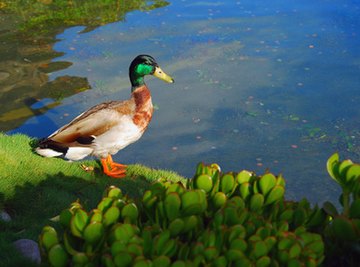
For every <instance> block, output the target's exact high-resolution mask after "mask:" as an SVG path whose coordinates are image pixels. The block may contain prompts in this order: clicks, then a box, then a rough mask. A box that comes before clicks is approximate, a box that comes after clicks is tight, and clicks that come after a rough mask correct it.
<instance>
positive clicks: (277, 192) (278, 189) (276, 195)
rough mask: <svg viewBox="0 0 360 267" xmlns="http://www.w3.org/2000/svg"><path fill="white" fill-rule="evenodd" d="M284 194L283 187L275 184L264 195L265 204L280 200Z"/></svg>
mask: <svg viewBox="0 0 360 267" xmlns="http://www.w3.org/2000/svg"><path fill="white" fill-rule="evenodd" d="M284 194H285V188H284V187H283V186H281V185H276V186H274V187H273V189H271V191H270V192H269V193H268V195H267V196H266V200H265V205H270V204H273V203H275V202H277V201H280V200H281V199H282V198H283V197H284Z"/></svg>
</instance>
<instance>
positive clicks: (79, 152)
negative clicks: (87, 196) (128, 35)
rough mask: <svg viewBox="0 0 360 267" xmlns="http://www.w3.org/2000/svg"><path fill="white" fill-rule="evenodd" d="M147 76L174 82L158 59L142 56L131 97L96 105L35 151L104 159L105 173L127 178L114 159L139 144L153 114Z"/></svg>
mask: <svg viewBox="0 0 360 267" xmlns="http://www.w3.org/2000/svg"><path fill="white" fill-rule="evenodd" d="M145 75H153V76H155V77H157V78H159V79H161V80H164V81H165V82H168V83H173V82H174V80H173V78H171V77H170V76H169V75H167V74H166V73H165V72H163V71H162V70H161V68H160V67H159V65H158V64H157V63H156V61H155V59H154V58H153V57H151V56H149V55H139V56H137V57H136V58H135V59H134V60H133V61H132V62H131V64H130V67H129V78H130V82H131V86H132V87H131V97H130V99H128V100H125V101H110V102H105V103H101V104H99V105H96V106H94V107H92V108H90V109H89V110H87V111H85V112H84V113H82V114H80V115H79V116H78V117H76V118H75V119H74V120H72V121H71V122H70V123H68V124H66V125H64V126H63V127H61V128H60V129H58V130H57V131H55V132H54V133H53V134H51V135H50V136H49V137H47V138H44V139H42V140H40V141H39V143H38V147H37V148H36V149H35V151H36V152H37V153H38V154H40V155H41V156H44V157H63V158H65V159H69V160H81V159H83V158H85V157H86V156H96V157H98V158H100V159H101V164H102V167H103V171H104V173H105V174H106V175H108V176H110V177H114V178H121V177H125V176H126V165H123V164H119V163H116V162H114V161H113V160H112V156H111V155H114V154H116V153H117V152H118V151H119V150H121V149H123V148H124V147H126V146H128V145H129V144H131V143H134V142H135V141H137V140H138V139H139V138H140V137H141V136H142V135H143V133H144V131H145V130H146V128H147V127H148V125H149V123H150V120H151V118H152V114H153V105H152V101H151V94H150V90H149V88H148V87H147V86H146V84H145V81H144V76H145Z"/></svg>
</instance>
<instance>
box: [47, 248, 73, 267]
mask: <svg viewBox="0 0 360 267" xmlns="http://www.w3.org/2000/svg"><path fill="white" fill-rule="evenodd" d="M48 257H49V262H50V264H51V265H52V266H54V267H65V266H67V262H68V259H69V255H68V254H67V253H66V251H65V249H64V248H63V247H62V246H61V245H60V244H57V245H55V246H53V247H52V248H51V249H50V251H49V254H48Z"/></svg>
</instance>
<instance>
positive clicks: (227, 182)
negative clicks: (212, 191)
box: [220, 173, 235, 194]
mask: <svg viewBox="0 0 360 267" xmlns="http://www.w3.org/2000/svg"><path fill="white" fill-rule="evenodd" d="M234 187H235V178H234V176H233V175H232V174H231V173H228V174H225V175H223V176H222V177H221V181H220V188H221V191H222V192H224V193H225V194H228V193H230V192H231V191H232V190H233V189H234Z"/></svg>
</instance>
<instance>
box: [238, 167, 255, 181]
mask: <svg viewBox="0 0 360 267" xmlns="http://www.w3.org/2000/svg"><path fill="white" fill-rule="evenodd" d="M252 176H253V174H252V173H251V172H249V171H246V170H242V171H241V172H239V173H238V174H237V175H236V181H237V182H238V183H239V184H242V183H248V182H249V181H250V179H251V177H252Z"/></svg>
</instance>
